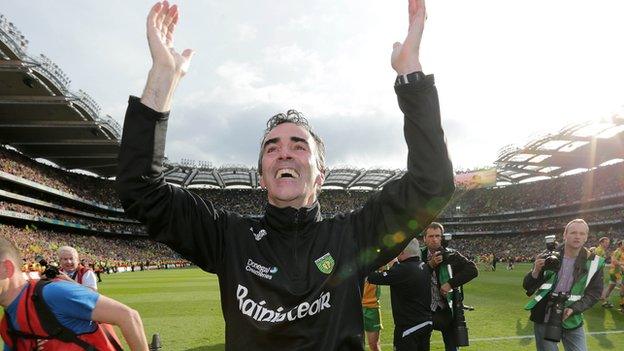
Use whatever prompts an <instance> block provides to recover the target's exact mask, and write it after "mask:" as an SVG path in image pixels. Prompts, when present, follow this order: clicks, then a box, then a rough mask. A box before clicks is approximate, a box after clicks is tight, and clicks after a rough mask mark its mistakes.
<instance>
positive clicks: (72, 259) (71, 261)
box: [59, 251, 78, 272]
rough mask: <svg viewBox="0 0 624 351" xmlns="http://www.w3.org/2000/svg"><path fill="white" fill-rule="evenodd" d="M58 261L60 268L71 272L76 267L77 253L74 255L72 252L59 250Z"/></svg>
mask: <svg viewBox="0 0 624 351" xmlns="http://www.w3.org/2000/svg"><path fill="white" fill-rule="evenodd" d="M59 261H61V268H63V270H65V271H70V272H71V271H75V270H76V269H77V268H78V255H74V254H73V253H72V252H69V251H63V252H61V253H60V254H59Z"/></svg>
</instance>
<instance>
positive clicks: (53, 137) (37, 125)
mask: <svg viewBox="0 0 624 351" xmlns="http://www.w3.org/2000/svg"><path fill="white" fill-rule="evenodd" d="M27 47H28V41H27V40H26V39H25V37H24V36H23V35H22V34H21V33H20V32H19V30H17V29H16V28H15V26H14V25H13V24H12V23H10V22H8V21H7V19H6V18H5V17H4V16H2V15H0V143H1V144H7V145H11V146H13V147H14V148H16V149H18V150H19V151H21V152H22V153H24V154H26V155H28V156H30V157H32V158H44V159H47V160H50V161H52V162H54V163H56V164H57V165H59V166H61V167H63V168H66V169H83V170H87V171H90V172H93V173H95V174H98V175H100V176H104V177H110V176H113V175H114V174H115V169H116V165H117V154H118V152H119V138H120V136H121V129H120V126H119V124H118V123H117V122H116V121H115V120H113V119H112V118H111V117H109V116H104V115H102V114H101V112H100V107H99V106H98V104H97V103H96V102H95V101H94V100H93V99H92V98H91V97H90V96H89V95H88V94H87V93H85V92H84V91H82V90H79V91H78V92H72V91H70V90H69V83H70V80H69V78H68V77H67V76H66V75H65V74H64V73H63V71H62V70H61V69H60V68H59V67H58V66H57V65H56V64H54V62H52V61H51V60H50V59H49V58H47V57H46V56H44V55H40V56H38V57H31V56H29V55H28V53H27Z"/></svg>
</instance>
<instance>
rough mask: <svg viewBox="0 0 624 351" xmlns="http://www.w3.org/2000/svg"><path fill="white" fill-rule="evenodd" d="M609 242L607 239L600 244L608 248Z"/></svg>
mask: <svg viewBox="0 0 624 351" xmlns="http://www.w3.org/2000/svg"><path fill="white" fill-rule="evenodd" d="M609 244H611V241H610V240H609V239H607V240H605V241H603V242H602V243H600V245H602V248H603V249H605V250H606V249H608V248H609Z"/></svg>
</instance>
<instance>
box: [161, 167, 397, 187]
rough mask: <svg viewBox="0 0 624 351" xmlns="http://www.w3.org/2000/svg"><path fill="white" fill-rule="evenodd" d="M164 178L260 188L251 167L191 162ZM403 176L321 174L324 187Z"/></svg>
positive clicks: (374, 172)
mask: <svg viewBox="0 0 624 351" xmlns="http://www.w3.org/2000/svg"><path fill="white" fill-rule="evenodd" d="M164 173H165V179H166V180H167V181H168V182H169V183H173V184H176V185H178V186H181V187H208V188H236V187H241V188H252V189H257V188H259V187H260V184H259V175H258V172H257V171H256V169H255V168H247V167H244V166H225V167H220V168H211V167H196V166H195V165H194V164H193V162H192V161H186V162H185V164H183V165H177V164H173V165H168V166H167V170H166V171H165V172H164ZM403 174H405V171H404V170H394V171H393V170H387V169H371V170H364V169H353V168H336V169H331V170H328V171H327V173H326V175H325V184H324V185H323V187H324V188H326V189H327V188H337V189H380V188H382V187H383V186H384V185H385V184H386V183H388V182H389V181H391V180H393V179H397V178H400V177H401V176H402V175H403Z"/></svg>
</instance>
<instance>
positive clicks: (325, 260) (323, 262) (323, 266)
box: [314, 252, 336, 274]
mask: <svg viewBox="0 0 624 351" xmlns="http://www.w3.org/2000/svg"><path fill="white" fill-rule="evenodd" d="M314 263H316V267H318V269H319V271H321V272H322V273H325V274H329V273H331V272H332V271H333V270H334V264H335V263H336V262H335V261H334V258H333V257H332V255H330V254H329V252H328V253H326V254H324V255H323V256H321V257H319V258H317V259H316V260H314Z"/></svg>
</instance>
